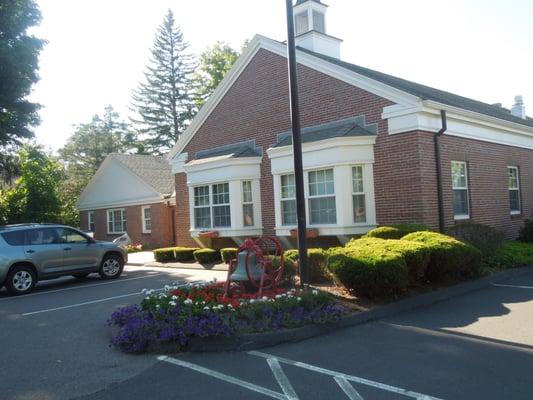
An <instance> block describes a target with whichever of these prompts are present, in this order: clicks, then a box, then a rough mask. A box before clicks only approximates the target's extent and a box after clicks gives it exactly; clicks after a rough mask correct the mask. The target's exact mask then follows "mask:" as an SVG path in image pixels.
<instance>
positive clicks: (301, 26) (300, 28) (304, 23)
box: [295, 11, 309, 35]
mask: <svg viewBox="0 0 533 400" xmlns="http://www.w3.org/2000/svg"><path fill="white" fill-rule="evenodd" d="M295 21H296V24H295V25H296V35H301V34H302V33H305V32H307V31H308V30H309V22H308V18H307V11H304V12H303V13H300V14H297V15H296V18H295Z"/></svg>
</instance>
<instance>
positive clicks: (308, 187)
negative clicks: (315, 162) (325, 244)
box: [306, 167, 337, 226]
mask: <svg viewBox="0 0 533 400" xmlns="http://www.w3.org/2000/svg"><path fill="white" fill-rule="evenodd" d="M321 171H323V172H324V174H325V173H326V171H331V174H332V179H331V183H332V184H333V193H328V194H315V195H311V182H310V179H309V178H310V176H311V174H313V173H315V174H316V173H317V172H321ZM306 175H307V210H308V215H309V226H324V225H326V226H327V225H332V226H333V225H337V196H336V194H335V168H333V167H327V168H318V169H312V170H308V171H306ZM327 182H329V181H324V184H326V183H327ZM325 198H328V199H329V198H333V203H334V204H335V222H312V221H311V218H312V213H311V200H316V199H325Z"/></svg>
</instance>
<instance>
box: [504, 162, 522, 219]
mask: <svg viewBox="0 0 533 400" xmlns="http://www.w3.org/2000/svg"><path fill="white" fill-rule="evenodd" d="M510 169H514V170H515V171H516V188H511V187H509V180H508V181H507V182H508V183H507V190H508V192H509V196H510V195H511V193H510V192H511V191H514V192H517V193H518V210H511V201H510V197H509V212H510V214H511V215H520V214H522V199H521V198H520V195H521V193H520V192H521V188H520V169H519V168H518V166H516V165H508V166H507V174H508V175H509V170H510ZM507 179H509V177H508V178H507Z"/></svg>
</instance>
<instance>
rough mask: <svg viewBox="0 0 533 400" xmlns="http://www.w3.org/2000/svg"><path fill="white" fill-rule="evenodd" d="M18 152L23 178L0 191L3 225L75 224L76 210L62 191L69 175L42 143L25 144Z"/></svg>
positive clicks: (1, 221) (0, 211) (0, 217)
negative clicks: (38, 144)
mask: <svg viewBox="0 0 533 400" xmlns="http://www.w3.org/2000/svg"><path fill="white" fill-rule="evenodd" d="M18 155H19V158H20V178H19V179H17V181H16V183H15V184H14V186H13V187H12V188H10V189H7V190H3V191H0V224H8V223H10V224H13V223H24V222H56V223H57V222H60V223H67V224H76V219H77V212H76V210H75V209H74V208H73V207H72V205H69V203H68V201H67V199H66V196H65V193H64V191H63V183H64V181H65V177H66V174H65V170H64V169H63V167H62V166H61V164H60V163H59V162H58V161H57V160H55V159H54V158H53V157H52V156H50V155H49V154H47V153H46V152H45V151H44V150H43V149H42V148H41V147H39V146H25V147H23V148H22V149H21V150H20V152H19V154H18Z"/></svg>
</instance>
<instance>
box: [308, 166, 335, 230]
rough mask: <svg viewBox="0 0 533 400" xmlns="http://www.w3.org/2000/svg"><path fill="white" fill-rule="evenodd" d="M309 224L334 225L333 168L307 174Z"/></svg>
mask: <svg viewBox="0 0 533 400" xmlns="http://www.w3.org/2000/svg"><path fill="white" fill-rule="evenodd" d="M308 176H309V214H310V218H309V223H310V224H312V225H316V224H336V223H337V209H336V206H335V186H334V183H333V168H330V169H323V170H318V171H311V172H309V175H308Z"/></svg>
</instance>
